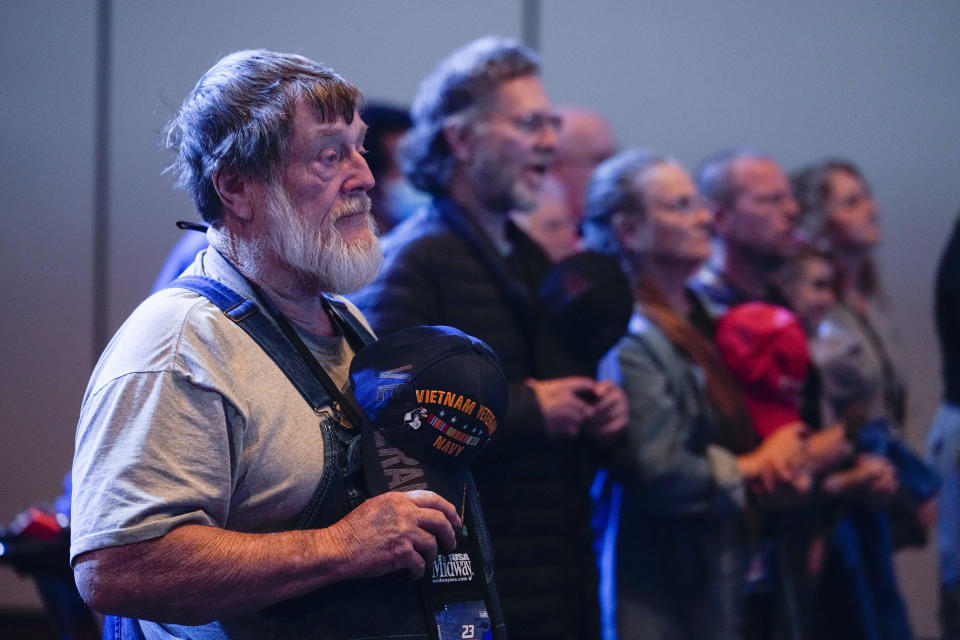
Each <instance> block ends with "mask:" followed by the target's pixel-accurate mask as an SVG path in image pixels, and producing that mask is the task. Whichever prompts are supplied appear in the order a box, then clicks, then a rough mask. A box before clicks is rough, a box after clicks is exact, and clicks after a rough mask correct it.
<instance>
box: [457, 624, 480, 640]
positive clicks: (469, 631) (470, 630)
mask: <svg viewBox="0 0 960 640" xmlns="http://www.w3.org/2000/svg"><path fill="white" fill-rule="evenodd" d="M476 633H477V632H476V630H475V628H474V625H472V624H465V625H463V627H462V629H461V631H460V637H461V638H467V639H468V640H470V639H472V638H476V637H477V635H476Z"/></svg>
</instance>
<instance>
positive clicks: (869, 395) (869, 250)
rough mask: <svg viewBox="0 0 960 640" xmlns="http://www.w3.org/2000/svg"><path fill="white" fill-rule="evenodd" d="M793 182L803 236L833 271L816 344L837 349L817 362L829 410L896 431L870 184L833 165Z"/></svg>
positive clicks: (900, 386) (897, 408)
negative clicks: (832, 297) (833, 296)
mask: <svg viewBox="0 0 960 640" xmlns="http://www.w3.org/2000/svg"><path fill="white" fill-rule="evenodd" d="M793 183H794V190H795V192H796V196H797V201H798V202H799V203H800V208H801V229H802V232H803V233H804V234H806V236H807V238H806V239H807V241H808V242H809V243H810V244H811V245H812V246H814V247H816V248H817V249H819V250H821V251H827V252H829V254H830V255H831V256H832V257H833V262H834V265H835V267H836V293H837V304H835V305H833V306H832V307H831V308H830V310H829V311H828V312H827V314H826V317H825V318H824V321H823V322H822V323H821V324H820V326H819V327H818V329H817V338H818V339H819V340H820V341H821V343H822V344H826V345H835V348H834V349H833V353H832V354H828V356H827V358H826V359H825V361H824V362H823V363H822V364H821V367H822V369H823V375H824V392H825V394H826V395H827V398H828V400H829V401H830V406H831V408H832V409H833V411H834V413H835V415H837V416H843V415H844V414H845V413H849V412H850V411H851V410H855V411H857V412H858V413H860V414H862V415H863V417H864V418H866V419H868V420H874V419H883V420H886V421H887V422H889V424H890V426H891V427H892V428H894V429H896V430H900V429H902V428H903V424H904V420H905V417H906V387H905V385H904V381H903V376H902V375H901V373H900V363H899V361H898V358H897V355H896V351H897V349H896V340H895V338H894V336H893V331H892V329H891V325H890V322H889V319H888V317H887V310H886V303H885V300H884V297H883V294H882V291H881V288H880V283H879V278H878V275H877V268H876V263H875V261H874V256H873V254H874V250H875V249H876V247H877V245H878V244H879V243H880V240H881V238H882V232H881V229H880V222H879V216H878V211H877V206H876V203H875V201H874V199H873V192H872V190H871V189H870V185H869V184H868V183H867V181H866V179H865V178H864V177H863V174H862V173H861V172H860V170H859V169H858V168H857V167H856V165H854V164H853V163H851V162H848V161H846V160H835V159H831V160H825V161H823V162H820V163H817V164H815V165H812V166H810V167H807V168H806V169H803V170H801V171H799V172H798V173H797V174H796V175H795V176H794V179H793Z"/></svg>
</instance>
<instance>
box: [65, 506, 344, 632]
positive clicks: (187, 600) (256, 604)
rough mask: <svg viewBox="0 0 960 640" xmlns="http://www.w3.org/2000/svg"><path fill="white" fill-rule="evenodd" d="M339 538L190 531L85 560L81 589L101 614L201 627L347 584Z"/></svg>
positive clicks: (323, 533)
mask: <svg viewBox="0 0 960 640" xmlns="http://www.w3.org/2000/svg"><path fill="white" fill-rule="evenodd" d="M335 536H336V533H335V531H332V530H331V529H313V530H306V531H288V532H282V533H270V534H249V533H239V532H235V531H226V530H223V529H217V528H215V527H207V526H201V525H195V524H194V525H185V526H182V527H178V528H176V529H174V530H172V531H170V532H169V533H167V534H166V535H165V536H163V537H162V538H157V539H155V540H148V541H145V542H139V543H135V544H130V545H125V546H120V547H108V548H104V549H98V550H96V551H91V552H88V553H84V554H82V555H80V556H79V557H78V558H77V561H76V563H75V568H76V579H77V585H78V587H79V588H80V593H81V594H82V595H83V597H84V599H85V600H86V601H87V602H88V603H89V604H90V605H91V606H92V607H93V608H94V609H96V610H98V611H102V612H104V613H110V614H116V615H123V616H128V617H133V618H141V619H148V620H161V621H164V622H173V623H179V624H203V623H206V622H210V621H212V620H217V619H222V618H228V617H232V616H236V615H239V614H242V613H249V612H252V611H256V610H259V609H262V608H264V607H266V606H269V605H271V604H273V603H275V602H279V601H281V600H286V599H288V598H292V597H295V596H298V595H301V594H304V593H308V592H310V591H313V590H314V589H317V588H319V587H322V586H324V585H327V584H330V583H333V582H336V581H338V580H341V579H343V578H345V577H347V576H348V575H349V573H350V572H349V563H350V558H349V557H347V556H346V555H345V554H344V552H343V551H342V550H341V549H342V545H339V544H338V543H337V541H336V540H335Z"/></svg>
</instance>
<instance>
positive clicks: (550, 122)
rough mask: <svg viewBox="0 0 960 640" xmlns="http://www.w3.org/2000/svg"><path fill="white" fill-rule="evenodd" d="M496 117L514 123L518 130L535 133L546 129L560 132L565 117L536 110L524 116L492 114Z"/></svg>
mask: <svg viewBox="0 0 960 640" xmlns="http://www.w3.org/2000/svg"><path fill="white" fill-rule="evenodd" d="M491 115H492V117H494V118H500V119H501V120H506V121H507V122H509V123H510V124H512V125H513V126H514V127H515V128H516V129H517V130H518V131H522V132H524V133H527V134H530V135H533V134H535V133H540V132H541V131H543V130H544V129H548V128H549V129H550V130H551V131H553V133H559V132H560V129H561V127H563V118H562V117H561V116H559V115H557V114H555V113H543V112H540V111H535V112H533V113H528V114H526V115H522V116H503V115H500V114H497V113H494V114H491Z"/></svg>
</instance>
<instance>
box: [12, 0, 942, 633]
mask: <svg viewBox="0 0 960 640" xmlns="http://www.w3.org/2000/svg"><path fill="white" fill-rule="evenodd" d="M102 6H106V7H107V9H108V12H107V16H108V18H109V26H110V30H109V34H110V39H109V40H104V39H103V37H102V35H103V34H105V33H106V32H104V31H103V30H102V29H100V30H98V22H97V12H98V9H99V8H100V7H102ZM487 33H499V34H504V35H507V36H513V37H517V38H521V37H525V38H527V39H528V40H529V41H531V43H533V44H535V45H537V46H538V47H539V49H540V51H541V53H542V55H543V66H544V80H545V83H546V85H547V88H548V91H549V92H550V94H551V96H552V98H553V99H554V101H555V102H558V103H562V102H569V103H583V104H589V105H593V106H595V107H596V108H598V109H599V110H600V111H602V112H603V113H605V114H606V115H607V116H608V117H609V118H610V120H611V122H612V123H613V126H614V129H615V131H616V132H617V135H618V137H619V139H620V141H621V144H622V145H623V146H647V147H651V148H654V149H657V150H659V151H661V152H664V153H667V154H670V155H673V156H676V157H677V158H679V159H680V160H681V161H683V162H684V163H686V164H687V165H688V166H690V167H692V166H694V165H695V164H696V163H697V162H698V161H699V160H700V159H701V158H702V157H703V156H705V155H706V154H707V153H710V152H712V151H715V150H716V149H718V148H721V147H725V146H729V145H733V144H749V145H753V146H758V147H761V148H764V149H766V150H768V151H769V152H770V153H771V154H773V155H774V156H775V157H777V158H778V159H780V160H781V161H782V163H783V164H784V165H785V166H786V167H787V168H788V169H793V168H795V167H797V166H799V165H801V164H803V163H805V162H808V161H811V160H814V159H817V158H820V157H822V156H825V155H843V156H846V157H849V158H851V159H853V160H855V161H856V162H857V163H859V164H860V165H861V167H862V168H863V170H864V172H865V173H866V175H867V176H868V177H869V178H870V179H871V181H872V182H873V185H874V188H875V192H876V195H877V198H878V200H879V203H880V206H881V210H882V216H883V224H884V226H885V232H886V240H885V243H884V245H883V246H882V247H881V249H880V253H879V258H880V262H881V265H882V269H883V275H884V278H885V283H886V287H887V290H888V292H889V295H890V298H891V301H892V303H893V305H894V313H895V315H894V317H895V321H896V323H897V325H898V327H899V330H900V334H901V338H902V342H903V347H904V349H903V352H904V367H905V369H906V372H907V375H908V378H909V380H910V382H911V392H912V396H911V415H912V420H911V423H910V425H909V430H908V436H909V439H910V441H911V442H912V443H913V444H914V445H915V446H916V447H921V446H922V442H923V438H924V436H925V432H926V429H927V425H928V424H929V422H930V419H931V417H932V415H933V412H934V410H935V407H936V403H937V400H938V397H939V394H940V380H939V360H938V355H937V350H936V342H935V338H934V334H933V328H932V320H931V289H932V278H933V273H934V269H935V266H936V260H937V257H938V255H939V253H940V250H941V248H942V244H943V242H944V240H945V237H946V234H947V231H948V229H949V228H950V225H951V222H952V220H953V218H954V214H955V212H956V211H957V209H958V207H960V181H958V177H960V110H958V105H960V74H958V71H957V61H958V60H960V38H958V37H957V35H956V34H957V33H960V5H957V4H956V2H955V1H953V0H941V1H935V0H930V1H927V2H907V1H894V0H875V1H873V2H869V3H868V2H860V1H853V0H850V1H842V2H836V1H830V0H813V1H809V2H805V3H802V4H801V3H786V2H772V3H771V2H763V1H762V0H727V1H726V2H722V3H714V2H706V1H699V2H694V1H692V0H672V1H667V0H650V1H649V2H644V3H636V2H629V1H626V0H623V1H616V0H605V1H604V0H600V1H594V2H590V3H586V2H576V1H574V0H544V1H543V2H538V1H537V0H527V1H526V2H521V1H514V0H485V1H484V2H466V1H461V0H420V1H417V2H413V1H410V2H405V1H401V0H395V1H390V0H365V1H363V2H346V1H343V2H341V1H333V0H325V1H322V2H295V1H294V0H274V1H273V2H269V3H268V2H256V3H255V2H249V3H244V4H242V5H241V4H238V3H235V2H227V1H226V0H216V1H213V0H210V1H205V2H186V1H171V2H164V3H157V2H148V1H141V0H127V1H124V2H114V3H112V4H108V5H102V4H101V3H100V2H96V1H95V0H74V1H72V2H52V1H41V2H37V1H30V0H0V57H2V59H3V60H4V61H5V64H4V66H3V71H2V72H0V122H2V123H3V124H2V125H0V150H2V155H0V163H2V164H0V166H2V171H0V212H2V222H3V230H2V232H0V265H2V268H0V291H3V292H4V293H5V294H6V300H4V303H3V304H2V305H0V326H2V341H0V358H2V363H3V367H2V369H0V376H2V378H0V380H2V384H0V487H2V490H0V522H4V523H5V522H9V521H10V520H11V519H12V518H13V516H14V515H15V514H16V513H17V512H18V511H19V510H20V509H22V508H23V507H25V506H27V505H28V504H30V503H31V502H34V501H38V500H47V499H51V498H52V497H53V496H55V495H57V493H59V491H60V481H61V477H62V474H63V473H64V471H65V470H66V469H67V468H68V467H69V464H70V459H71V455H72V445H73V432H74V426H75V424H76V419H77V415H78V407H79V403H80V399H81V397H82V394H83V391H84V388H85V385H86V380H87V376H88V375H89V372H90V369H91V367H92V364H93V361H94V358H95V354H96V353H98V352H99V349H100V347H101V346H102V345H100V344H98V343H99V342H100V341H101V338H100V337H99V334H98V327H97V326H95V324H96V323H97V322H99V325H100V330H101V331H105V332H106V333H105V335H106V336H109V335H110V334H112V332H113V331H114V330H116V328H117V327H118V326H119V325H120V323H121V322H122V321H123V319H124V318H125V317H126V316H127V314H128V313H129V312H130V311H131V310H132V309H133V307H134V306H136V304H137V303H138V302H139V301H140V300H141V299H142V298H143V297H144V295H145V294H146V292H147V291H148V289H149V287H150V285H151V283H152V281H153V278H154V276H155V274H156V272H157V270H158V269H159V266H160V265H161V263H162V261H163V258H164V256H165V255H166V253H167V251H168V250H169V248H170V247H171V246H172V244H173V243H174V242H175V241H176V239H177V237H178V234H179V233H180V232H178V231H177V230H176V229H175V228H174V226H173V222H174V221H175V220H177V219H181V218H187V219H191V218H193V212H192V208H191V205H190V203H189V202H188V200H187V199H186V197H185V196H184V195H183V194H181V193H177V192H174V191H172V189H171V188H170V187H171V183H172V180H171V178H170V177H169V176H163V175H161V172H162V171H163V168H164V167H165V166H166V164H167V162H168V158H167V156H166V155H165V154H164V153H161V152H159V151H158V150H157V145H158V132H159V130H160V128H161V127H162V126H163V123H164V122H165V121H166V119H167V118H168V117H169V116H170V114H171V113H172V110H173V108H174V106H175V105H177V104H179V102H180V101H181V100H182V98H183V97H184V95H185V94H186V93H187V92H188V91H189V90H190V88H191V87H192V86H193V84H194V83H195V82H196V80H197V79H198V78H199V76H200V75H201V74H202V73H203V71H205V70H206V69H207V68H208V67H209V66H210V65H211V64H212V63H213V62H214V61H216V60H217V59H218V58H219V57H220V56H221V55H223V54H225V53H228V52H230V51H233V50H236V49H241V48H249V47H266V48H272V49H279V50H284V51H294V52H298V53H302V54H304V55H307V56H309V57H313V58H316V59H319V60H323V61H325V62H327V63H329V64H330V65H331V66H333V67H334V68H335V69H337V70H338V71H340V72H341V73H343V74H344V75H345V76H346V77H347V78H349V79H350V80H352V81H353V82H355V83H356V84H357V85H358V86H359V87H360V88H361V89H362V90H363V91H364V93H365V94H366V96H367V97H368V99H382V100H389V101H393V102H397V103H401V104H408V103H409V102H410V100H411V99H412V97H413V95H414V92H415V91H416V87H417V85H418V83H419V81H420V79H422V78H423V76H424V75H425V74H426V73H427V72H428V71H429V70H430V69H431V68H432V67H433V66H434V65H435V64H436V62H437V61H438V60H439V59H440V58H441V57H442V56H444V55H445V54H446V53H448V52H449V51H450V50H452V49H453V48H455V47H457V46H459V45H460V44H462V43H464V42H466V41H467V40H469V39H472V38H474V37H477V36H479V35H483V34H487ZM99 44H107V45H108V47H107V52H108V54H109V58H110V63H111V66H110V67H109V73H108V74H107V75H105V76H104V79H105V80H106V87H107V89H108V91H107V93H106V96H107V97H108V98H109V114H110V116H109V118H108V119H107V120H105V121H104V122H105V124H106V128H105V130H104V131H103V133H102V134H98V130H97V128H96V122H97V113H98V111H97V104H98V103H97V95H98V94H97V77H98V76H97V74H98V64H97V48H98V45H99ZM97 153H101V154H104V153H105V154H106V159H107V164H106V165H105V167H106V170H107V172H106V174H105V175H104V177H103V179H102V180H101V179H98V176H97V172H96V164H95V158H96V157H97ZM98 184H99V185H101V189H103V187H106V190H104V191H101V192H99V193H101V196H100V198H99V201H100V202H102V203H103V204H102V206H98V205H97V202H96V201H97V193H98V191H97V185H98ZM104 216H106V218H104ZM97 238H100V239H102V240H105V241H106V253H105V254H104V255H105V258H106V262H105V264H107V265H108V272H107V273H106V274H98V273H97V272H96V270H95V264H94V263H95V246H96V240H97ZM99 264H104V263H102V262H101V263H99ZM98 282H99V283H100V284H101V286H102V288H101V289H97V288H96V286H95V283H98ZM97 314H100V315H99V316H98V315H97ZM96 317H99V318H102V321H97V320H95V318H96ZM898 567H899V569H900V575H901V581H902V584H903V587H904V589H905V591H906V593H907V595H908V599H909V605H910V610H911V616H912V618H913V622H914V626H915V630H916V631H917V632H918V633H919V635H927V636H932V635H935V633H936V629H937V627H936V620H935V604H936V603H935V601H936V588H935V574H936V569H935V564H934V560H933V552H932V550H931V549H930V548H928V549H927V550H924V551H919V552H914V551H911V552H906V553H902V554H901V555H900V556H899V557H898ZM38 606H39V601H38V599H37V597H36V596H35V594H34V592H33V586H32V584H31V583H30V582H29V581H26V580H23V579H20V578H18V577H16V576H15V575H14V574H13V572H12V571H9V570H7V569H3V568H0V608H5V609H12V608H35V607H38Z"/></svg>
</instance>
